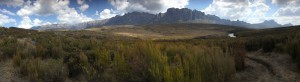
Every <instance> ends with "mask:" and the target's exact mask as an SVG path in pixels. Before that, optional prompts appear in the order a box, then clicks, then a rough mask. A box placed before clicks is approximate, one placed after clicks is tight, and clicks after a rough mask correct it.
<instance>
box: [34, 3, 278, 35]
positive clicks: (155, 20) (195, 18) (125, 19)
mask: <svg viewBox="0 0 300 82" xmlns="http://www.w3.org/2000/svg"><path fill="white" fill-rule="evenodd" d="M178 23H199V24H220V25H228V26H238V27H246V28H255V29H262V28H274V27H281V26H283V25H280V24H278V23H277V22H275V21H274V20H266V21H264V22H262V23H258V24H250V23H247V22H244V21H239V20H236V21H232V20H227V19H221V18H220V17H218V16H215V15H210V14H205V13H204V12H201V11H198V10H191V9H188V8H182V9H178V8H169V9H168V10H167V12H165V13H159V14H150V13H145V12H129V13H126V14H124V15H122V16H119V15H118V16H115V17H112V18H109V19H105V20H94V21H89V22H83V23H75V24H51V25H42V26H36V27H32V28H31V29H35V30H51V29H66V30H82V29H85V28H92V27H101V26H111V25H156V24H178Z"/></svg>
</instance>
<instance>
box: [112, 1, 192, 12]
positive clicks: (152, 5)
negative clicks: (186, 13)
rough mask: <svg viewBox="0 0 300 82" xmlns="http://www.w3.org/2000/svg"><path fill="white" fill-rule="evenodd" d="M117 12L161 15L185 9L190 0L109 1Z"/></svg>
mask: <svg viewBox="0 0 300 82" xmlns="http://www.w3.org/2000/svg"><path fill="white" fill-rule="evenodd" d="M108 1H109V2H110V3H111V5H112V6H113V7H115V8H116V9H117V11H120V12H123V13H127V12H133V11H139V12H148V13H159V12H165V11H166V10H167V9H168V8H171V7H174V8H184V7H186V6H187V5H188V4H189V0H108Z"/></svg>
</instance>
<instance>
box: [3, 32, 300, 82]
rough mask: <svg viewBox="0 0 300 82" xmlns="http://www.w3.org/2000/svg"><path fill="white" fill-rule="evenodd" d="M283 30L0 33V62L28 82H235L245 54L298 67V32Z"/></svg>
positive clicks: (299, 62) (299, 37)
mask: <svg viewBox="0 0 300 82" xmlns="http://www.w3.org/2000/svg"><path fill="white" fill-rule="evenodd" d="M297 29H298V28H297ZM285 31H288V32H284V31H283V33H281V34H278V33H276V32H277V30H276V29H275V30H274V29H271V30H252V31H246V32H238V33H237V36H238V38H235V39H231V38H224V37H222V38H212V39H187V40H154V41H149V40H140V39H137V38H132V37H119V36H111V37H107V36H99V35H95V34H94V32H93V33H90V34H89V31H68V32H57V31H46V32H38V31H33V30H24V29H17V28H9V29H8V28H0V38H1V39H0V45H1V47H0V60H1V61H6V60H8V59H12V60H13V64H14V66H15V67H16V68H19V73H20V74H21V76H20V77H22V78H25V79H26V80H28V81H34V82H36V81H38V82H44V81H45V82H63V81H66V80H72V81H89V82H124V81H125V82H235V81H236V77H235V73H236V72H237V71H242V70H243V69H244V68H245V65H244V62H245V61H244V60H245V54H246V52H247V51H257V50H260V49H262V50H263V51H264V52H273V51H274V52H280V53H288V54H290V55H291V56H292V57H293V60H294V61H295V62H297V63H298V64H299V67H300V55H299V54H300V50H299V49H300V40H299V39H300V34H299V31H298V30H295V28H293V30H285ZM81 33H82V34H81ZM95 33H98V32H95ZM262 33H266V34H262ZM256 34H258V35H256ZM108 38H110V39H108ZM117 38H122V39H117Z"/></svg>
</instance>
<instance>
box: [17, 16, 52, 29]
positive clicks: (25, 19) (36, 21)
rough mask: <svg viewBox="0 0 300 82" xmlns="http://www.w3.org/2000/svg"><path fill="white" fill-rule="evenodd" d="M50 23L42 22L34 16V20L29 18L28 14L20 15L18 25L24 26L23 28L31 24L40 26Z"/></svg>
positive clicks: (29, 26) (28, 27) (31, 25)
mask: <svg viewBox="0 0 300 82" xmlns="http://www.w3.org/2000/svg"><path fill="white" fill-rule="evenodd" d="M46 24H51V23H50V22H44V21H42V20H40V19H38V18H35V19H34V20H31V18H30V17H29V16H24V17H22V21H21V22H20V25H19V26H18V27H20V28H24V29H30V28H31V27H33V26H40V25H46Z"/></svg>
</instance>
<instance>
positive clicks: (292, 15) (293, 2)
mask: <svg viewBox="0 0 300 82" xmlns="http://www.w3.org/2000/svg"><path fill="white" fill-rule="evenodd" d="M272 3H274V4H277V5H279V6H280V8H279V9H278V10H277V11H276V12H275V13H274V14H273V16H272V17H270V18H272V19H275V20H276V21H277V22H278V23H280V24H287V23H292V24H294V25H300V20H299V19H300V0H284V1H283V0H272Z"/></svg>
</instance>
